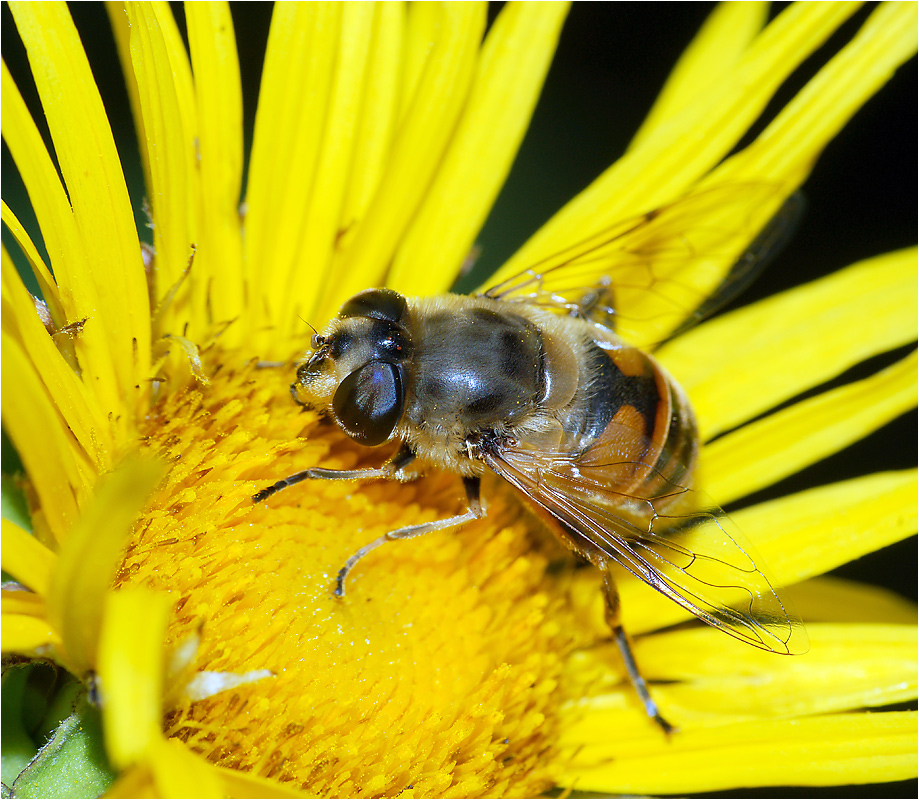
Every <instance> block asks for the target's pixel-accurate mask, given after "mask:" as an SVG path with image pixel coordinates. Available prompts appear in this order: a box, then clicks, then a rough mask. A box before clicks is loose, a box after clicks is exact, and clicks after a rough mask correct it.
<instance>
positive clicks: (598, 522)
mask: <svg viewBox="0 0 919 800" xmlns="http://www.w3.org/2000/svg"><path fill="white" fill-rule="evenodd" d="M773 190H774V187H773ZM762 191H763V187H750V188H748V189H744V188H743V187H741V188H738V187H737V186H730V187H722V188H720V189H718V188H713V189H708V190H703V191H701V192H698V193H697V194H695V195H691V196H688V197H687V198H685V199H683V200H681V201H677V202H676V203H673V204H671V205H669V206H665V207H662V208H660V209H657V210H655V211H652V212H649V213H647V214H645V215H643V216H641V217H638V218H636V219H633V220H630V221H627V222H624V223H620V224H619V225H616V226H614V227H612V228H609V229H606V230H604V231H601V232H600V233H598V234H597V235H596V236H594V237H592V238H591V239H588V240H586V241H584V242H581V243H579V244H577V245H575V246H573V247H571V248H568V249H567V250H565V251H563V252H560V253H558V254H556V255H554V256H553V257H551V258H549V259H547V260H545V261H544V262H541V263H539V264H536V265H533V266H532V267H531V268H529V269H527V270H525V271H523V272H520V273H518V274H517V275H514V276H511V277H510V278H508V279H507V280H503V281H501V282H500V283H497V284H496V285H494V286H492V287H490V288H488V289H486V290H485V291H483V292H481V293H478V294H472V295H456V294H449V295H441V296H433V297H417V298H412V297H405V296H403V295H401V294H399V293H397V292H395V291H393V290H391V289H369V290H366V291H363V292H360V293H359V294H357V295H355V296H354V297H352V298H351V299H349V300H347V301H346V302H345V303H344V305H342V307H341V310H340V311H339V312H338V315H337V316H336V317H335V318H334V319H333V320H331V322H329V323H328V325H327V326H326V327H325V329H324V330H323V331H322V332H321V333H316V334H315V335H314V336H313V337H312V343H311V344H312V351H311V352H310V353H309V355H308V356H307V357H306V358H305V360H304V361H303V362H302V363H301V364H300V366H299V368H298V369H297V374H296V380H295V381H294V383H293V384H292V385H291V394H292V395H293V398H294V399H295V400H296V401H297V402H298V403H300V404H302V405H304V406H307V407H310V408H315V409H317V410H319V411H321V412H323V413H326V414H328V415H329V416H331V418H332V419H333V420H334V422H335V423H337V424H338V426H339V427H340V428H341V429H342V430H343V431H344V432H345V433H346V434H347V435H348V436H350V437H351V438H352V439H354V440H355V441H356V442H358V443H360V444H363V445H366V446H369V447H374V446H377V445H382V444H385V443H387V442H392V441H396V442H399V443H400V447H399V449H398V450H397V451H396V453H395V454H394V455H393V456H392V457H391V458H390V459H389V460H388V461H386V463H385V464H383V466H381V467H379V468H376V469H356V470H330V469H321V468H314V469H308V470H305V471H304V472H299V473H297V474H295V475H291V476H290V477H288V478H285V479H284V480H281V481H278V482H277V483H275V484H273V485H272V486H269V487H267V488H266V489H263V490H262V491H260V492H258V493H257V494H256V495H255V496H254V497H253V500H254V501H255V502H259V501H261V500H263V499H265V498H266V497H269V496H270V495H272V494H274V493H275V492H277V491H279V490H281V489H283V488H284V487H286V486H290V485H292V484H294V483H297V482H299V481H302V480H305V479H331V480H356V479H366V478H389V479H396V480H412V479H413V478H415V477H417V476H418V475H420V474H421V473H422V472H423V471H424V470H425V469H426V468H428V469H429V468H435V469H440V470H447V471H450V472H454V473H456V474H458V475H460V476H462V479H463V483H464V486H465V491H466V496H467V499H468V509H467V510H466V511H465V512H464V513H462V514H458V515H456V516H453V517H448V518H446V519H441V520H436V521H433V522H426V523H422V524H418V525H411V526H409V527H406V528H401V529H398V530H394V531H390V532H388V533H387V534H385V535H384V536H382V537H380V538H378V539H376V540H374V541H372V542H370V543H368V544H367V545H365V546H364V547H362V548H361V549H359V550H358V551H357V552H356V553H354V555H352V556H351V558H349V559H348V561H347V562H346V563H345V564H344V566H343V567H342V568H341V570H340V572H339V574H338V579H337V584H336V588H335V594H336V595H338V596H341V595H343V594H344V587H345V579H346V577H347V575H348V573H349V572H350V570H351V569H352V568H353V567H354V565H355V564H356V563H357V562H358V561H359V560H360V559H361V558H363V557H364V556H365V555H367V553H369V552H371V551H372V550H374V549H376V548H377V547H379V546H380V545H382V544H383V543H385V542H388V541H392V540H395V539H409V538H412V537H415V536H420V535H422V534H426V533H430V532H432V531H438V530H446V529H449V528H456V527H459V526H461V525H464V524H466V523H468V522H471V521H473V520H475V519H478V518H481V517H483V516H485V514H486V510H485V506H484V505H483V503H482V501H481V499H480V483H481V479H482V476H483V475H484V474H485V473H486V471H490V472H493V473H494V474H496V475H497V476H498V477H499V478H501V479H503V480H504V481H505V482H506V483H508V484H509V485H510V486H512V487H513V488H514V489H515V490H516V491H517V493H518V494H519V496H520V497H521V498H522V499H523V500H524V501H525V502H526V503H527V504H528V505H529V506H530V507H531V508H532V509H533V510H535V511H536V512H537V514H538V515H539V516H541V517H542V518H543V519H544V520H545V521H546V522H548V524H549V526H550V527H551V528H552V530H553V531H554V532H555V533H556V535H557V536H558V537H559V538H560V539H561V540H562V542H563V543H564V544H565V545H567V546H568V547H569V548H570V549H571V550H573V551H574V552H575V553H577V554H579V555H580V556H581V557H583V558H584V559H586V560H587V561H588V562H590V563H591V564H592V565H594V566H595V567H596V568H597V569H599V570H600V572H601V573H602V575H603V586H604V594H605V598H606V619H607V622H608V623H609V626H610V629H611V631H612V634H613V639H614V641H615V643H616V645H617V646H618V649H619V651H620V653H621V655H622V658H623V661H624V663H625V666H626V670H627V672H628V675H629V678H630V680H631V682H632V684H633V686H634V687H635V689H636V691H637V693H638V695H639V697H640V699H641V701H642V703H643V705H644V707H645V710H646V712H647V714H648V715H649V716H650V717H651V718H652V719H654V720H655V721H656V722H657V724H658V725H660V727H661V728H663V730H664V731H665V732H668V733H669V732H671V731H673V730H674V728H673V727H672V726H671V725H670V724H669V723H668V722H667V721H666V720H665V719H664V718H663V716H662V715H661V713H660V711H659V710H658V707H657V705H656V704H655V702H654V700H653V699H652V698H651V696H650V694H649V692H648V689H647V687H646V685H645V682H644V680H643V679H642V677H641V675H640V673H639V671H638V668H637V666H636V664H635V660H634V658H633V656H632V651H631V646H630V644H629V639H628V637H627V635H626V633H625V631H624V630H623V627H622V624H621V622H620V615H619V600H618V594H617V591H616V586H615V583H614V581H613V578H612V576H611V574H610V570H609V566H610V565H611V564H612V563H616V564H619V565H621V566H622V567H624V568H625V569H626V570H628V571H629V572H631V573H632V574H633V575H635V576H636V577H638V578H640V579H641V580H642V581H644V582H645V583H647V584H648V585H649V586H652V587H653V588H655V589H657V590H658V591H659V592H662V593H663V594H665V595H666V596H668V597H670V598H671V599H672V600H674V601H675V602H676V603H679V604H680V605H681V606H683V607H684V608H685V609H687V610H688V611H690V612H692V613H693V614H695V615H696V616H697V617H699V618H700V619H702V620H704V621H705V622H707V623H709V624H711V625H713V626H715V627H717V628H719V629H721V630H722V631H724V632H726V633H728V634H730V635H731V636H734V637H735V638H737V639H740V640H741V641H744V642H746V643H748V644H751V645H753V646H754V647H758V648H761V649H763V650H770V651H773V652H776V653H787V654H790V653H793V652H801V651H802V648H805V647H806V645H805V644H804V642H805V635H804V632H803V629H802V628H801V625H800V622H799V621H798V620H796V619H795V617H794V616H793V614H791V613H790V612H789V611H788V610H787V607H786V606H785V605H784V604H783V602H782V601H781V600H780V599H779V597H778V595H777V594H776V591H775V589H774V588H773V586H772V584H771V583H770V581H769V579H768V578H767V577H766V575H765V574H764V572H763V571H762V570H761V566H757V565H756V563H754V560H753V558H752V557H751V555H750V554H749V550H748V548H746V547H745V546H744V545H743V544H741V543H740V542H741V541H742V540H740V538H739V535H738V534H737V533H736V532H735V531H733V529H732V528H731V527H730V523H729V520H728V519H727V517H725V516H724V514H723V512H721V511H720V510H719V509H717V508H714V507H712V506H711V505H710V504H708V503H706V502H705V501H704V500H703V499H702V498H701V494H700V493H699V492H697V491H696V490H695V489H693V474H694V469H695V467H696V462H697V456H698V451H699V440H698V433H697V429H696V423H695V418H694V414H693V410H692V407H691V405H690V402H689V400H688V398H687V397H686V395H685V394H684V393H683V391H682V390H681V389H680V387H679V386H678V385H677V383H676V382H675V381H674V380H673V379H672V378H671V377H670V376H669V375H668V374H667V372H666V371H665V370H664V368H663V367H662V366H661V365H660V364H658V363H657V362H656V361H655V360H654V358H653V357H652V356H651V355H649V354H648V353H646V352H645V351H644V350H642V349H639V348H637V347H635V346H633V345H632V344H628V343H627V342H626V340H625V339H624V338H623V337H622V336H621V328H622V327H624V325H623V323H627V322H628V321H629V319H631V320H632V321H634V320H635V318H634V317H630V318H626V317H624V316H623V315H622V314H620V313H619V312H618V309H617V305H618V301H619V300H620V298H623V297H627V296H629V295H631V296H629V297H628V301H629V302H628V306H629V307H630V308H633V309H634V308H639V309H640V308H644V311H643V314H644V319H645V320H649V321H650V322H651V323H652V325H651V327H652V328H653V329H654V330H657V331H658V332H662V333H663V335H665V336H666V335H667V334H668V333H670V332H672V331H674V330H676V329H681V324H682V325H683V327H685V324H686V323H685V318H686V317H690V318H691V319H690V322H692V321H695V319H698V318H701V316H703V315H705V314H707V313H710V312H711V311H713V310H714V309H715V308H716V307H717V306H718V305H719V304H720V303H723V302H726V301H727V300H728V299H730V298H731V297H733V296H734V295H735V294H736V293H737V292H738V291H739V290H740V289H741V288H743V287H744V286H745V285H746V284H747V283H748V282H749V280H750V279H751V277H752V276H753V275H755V274H756V273H757V272H758V271H759V269H761V268H762V265H763V264H764V263H765V261H766V259H767V258H768V257H769V256H770V255H771V254H773V253H774V252H775V250H776V249H777V247H778V246H779V245H780V244H781V239H782V236H783V235H784V234H783V232H784V231H786V230H787V226H786V225H785V222H786V221H787V219H788V218H790V217H791V216H793V215H795V214H796V213H797V211H798V210H799V203H798V200H797V197H798V196H797V195H792V198H791V199H790V200H789V201H787V202H786V204H785V206H783V207H782V210H781V211H780V212H779V214H778V215H777V216H776V217H775V218H774V220H773V221H772V222H771V223H769V224H768V225H766V226H765V227H764V228H763V229H762V231H761V232H760V234H759V235H758V236H757V237H756V239H755V240H754V244H753V246H752V248H751V249H750V250H749V251H748V252H747V253H746V254H745V255H744V256H743V257H741V258H740V259H739V260H737V261H736V263H735V266H734V268H733V269H732V270H731V272H730V273H729V275H728V278H727V279H726V280H724V281H723V282H722V284H721V285H720V287H718V288H717V290H716V291H715V292H714V294H713V295H711V296H709V297H708V298H707V299H706V297H705V296H704V295H699V294H698V290H696V289H694V287H692V286H687V285H685V284H683V283H681V282H680V280H679V270H680V268H681V267H682V266H684V265H685V264H686V263H687V262H688V261H690V260H692V261H693V262H694V263H696V262H698V261H700V260H702V259H705V258H712V257H713V256H714V255H716V254H717V249H718V246H719V245H721V246H724V242H725V241H727V239H728V235H729V232H728V231H727V229H726V228H724V227H719V225H718V224H717V222H712V220H713V219H715V218H716V217H717V211H718V209H719V208H721V207H723V206H724V204H725V203H728V202H734V203H736V202H737V199H738V196H739V197H741V198H746V202H747V203H748V204H749V207H750V208H751V209H752V208H753V207H754V206H753V204H754V203H760V202H761V201H762V198H761V197H760V195H761V194H762ZM597 275H600V277H599V278H598V277H597ZM693 292H696V294H695V296H694V295H693ZM643 304H644V305H643ZM687 308H689V309H692V308H695V309H696V313H695V314H687V313H686V309H687Z"/></svg>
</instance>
